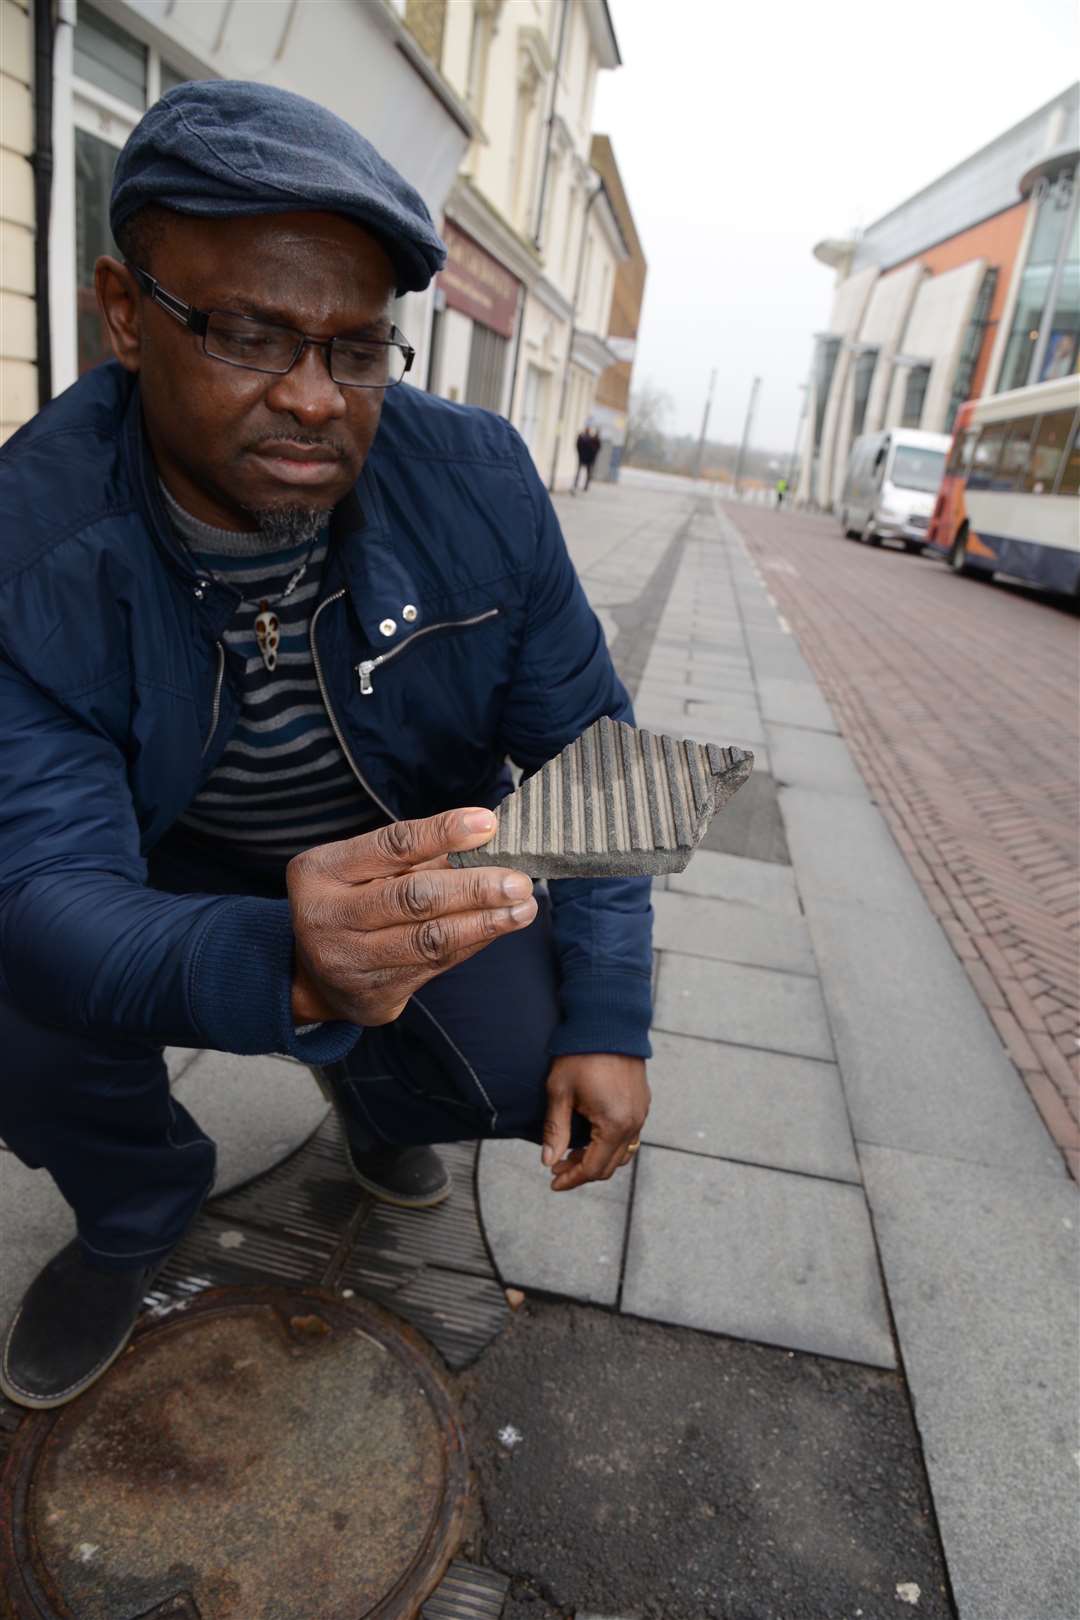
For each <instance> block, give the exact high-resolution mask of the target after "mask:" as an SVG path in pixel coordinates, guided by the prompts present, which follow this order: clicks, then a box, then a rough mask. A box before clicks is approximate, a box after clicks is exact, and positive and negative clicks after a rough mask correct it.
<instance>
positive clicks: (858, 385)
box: [851, 349, 878, 438]
mask: <svg viewBox="0 0 1080 1620" xmlns="http://www.w3.org/2000/svg"><path fill="white" fill-rule="evenodd" d="M877 357H878V351H877V350H876V349H864V350H863V352H862V354H857V355H856V356H855V382H854V386H853V391H852V411H851V431H852V433H853V434H854V436H855V438H858V437H859V434H860V433H861V432H862V430H863V428H864V426H865V425H866V405H867V401H868V400H869V398H870V384H871V383H872V382H873V380H874V367H875V366H876V365H877Z"/></svg>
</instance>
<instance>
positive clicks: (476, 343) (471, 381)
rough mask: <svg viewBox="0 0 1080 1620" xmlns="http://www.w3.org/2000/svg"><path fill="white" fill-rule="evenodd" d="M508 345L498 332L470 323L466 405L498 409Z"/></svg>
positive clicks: (504, 376) (499, 407) (501, 395)
mask: <svg viewBox="0 0 1080 1620" xmlns="http://www.w3.org/2000/svg"><path fill="white" fill-rule="evenodd" d="M509 348H510V344H509V341H508V340H507V339H506V338H504V337H501V336H500V335H499V333H498V332H492V331H491V330H490V329H489V328H488V327H486V326H480V325H479V324H478V322H476V321H474V322H473V329H472V342H471V343H470V345H469V371H468V376H467V377H466V379H465V403H466V405H482V406H483V407H484V409H485V410H489V411H498V410H501V409H502V402H503V384H504V382H505V379H506V356H507V351H508V350H509Z"/></svg>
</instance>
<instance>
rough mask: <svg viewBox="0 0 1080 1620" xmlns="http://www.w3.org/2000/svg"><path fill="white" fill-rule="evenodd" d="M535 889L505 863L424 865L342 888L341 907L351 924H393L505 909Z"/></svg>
mask: <svg viewBox="0 0 1080 1620" xmlns="http://www.w3.org/2000/svg"><path fill="white" fill-rule="evenodd" d="M532 890H533V886H532V879H531V878H528V877H526V875H525V873H524V872H514V871H511V870H509V869H508V868H504V867H497V866H474V867H472V868H468V869H466V870H463V871H458V870H456V869H455V868H453V867H448V868H442V869H440V868H439V867H437V866H421V867H419V868H416V869H414V870H413V871H411V872H405V873H403V874H402V876H401V877H393V878H387V879H386V880H385V881H384V882H375V883H367V884H361V885H359V886H358V887H356V888H355V889H342V891H341V899H340V902H337V903H335V910H336V911H337V912H338V913H339V914H340V922H341V925H342V926H343V927H345V928H355V929H360V930H364V929H374V928H392V927H394V926H395V925H396V924H398V923H412V922H427V921H428V920H429V919H430V918H437V917H446V916H450V915H452V914H453V913H455V912H465V911H497V910H504V909H506V908H507V907H509V906H514V905H519V904H521V903H522V902H523V901H526V900H528V899H529V898H530V896H531V895H532Z"/></svg>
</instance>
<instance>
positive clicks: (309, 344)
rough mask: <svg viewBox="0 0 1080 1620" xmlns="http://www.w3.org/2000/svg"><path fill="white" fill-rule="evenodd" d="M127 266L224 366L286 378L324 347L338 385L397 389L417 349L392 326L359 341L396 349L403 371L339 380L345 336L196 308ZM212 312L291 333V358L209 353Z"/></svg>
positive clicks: (136, 268)
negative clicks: (312, 333) (256, 361)
mask: <svg viewBox="0 0 1080 1620" xmlns="http://www.w3.org/2000/svg"><path fill="white" fill-rule="evenodd" d="M128 269H129V270H130V271H131V273H132V275H133V276H134V277H135V280H136V281H137V282H138V284H139V286H140V287H141V288H142V289H143V291H144V292H145V293H146V294H147V296H148V297H149V298H151V299H152V300H153V302H154V303H155V304H158V305H160V307H161V308H162V309H163V310H164V311H165V313H166V314H167V315H171V316H172V317H173V319H174V320H176V321H179V322H180V324H181V326H186V327H187V328H188V329H189V330H190V331H192V332H194V333H195V334H196V335H197V336H198V337H201V338H202V346H203V353H204V354H205V355H206V358H207V359H208V360H218V361H220V363H221V364H222V365H223V366H235V367H236V368H237V370H238V371H258V372H261V373H262V375H263V376H264V377H285V376H287V375H288V373H289V372H290V371H291V370H292V368H293V366H295V364H296V362H297V361H298V360H299V358H300V356H301V355H302V354H303V352H304V350H305V349H323V350H324V351H325V353H326V365H327V370H328V371H329V373H330V376H331V378H332V380H333V381H334V382H336V383H337V385H338V387H339V388H383V389H385V388H396V387H397V385H398V383H400V382H403V381H404V380H405V377H406V374H407V373H408V372H410V371H411V370H412V364H413V361H414V360H415V359H416V350H415V349H414V348H413V346H412V344H411V343H410V342H409V341H408V339H407V338H406V337H405V334H404V333H403V332H402V331H400V330H399V328H398V327H396V326H391V328H390V336H389V337H388V338H364V339H362V340H361V341H362V342H363V343H364V344H366V345H368V346H369V347H373V348H385V349H397V350H399V352H400V353H401V355H402V358H403V359H404V361H405V370H404V371H403V372H402V373H401V376H400V377H395V378H394V379H393V381H391V382H381V383H358V382H342V380H341V378H340V377H335V376H334V345H335V343H348V342H349V341H350V340H349V339H348V338H314V337H308V335H307V333H306V332H300V331H298V330H297V329H296V327H294V326H279V325H278V324H277V322H276V321H262V320H259V319H258V318H257V317H256V316H254V315H242V314H241V313H240V312H239V311H238V310H233V309H196V308H195V306H194V304H188V303H186V302H185V301H184V299H183V298H177V296H176V294H175V293H171V292H166V290H165V288H164V287H163V286H162V285H161V283H160V281H157V280H155V278H154V277H153V276H152V275H151V274H150V272H149V271H148V270H141V269H140V268H139V266H138V265H137V264H129V265H128ZM214 315H227V316H228V317H229V319H230V320H234V321H250V322H251V324H252V325H253V326H266V327H269V328H270V329H271V330H272V331H274V332H288V333H290V334H291V335H292V336H293V337H295V338H296V340H297V342H296V349H295V351H294V353H293V357H292V359H291V360H290V361H289V363H288V365H287V366H284V367H282V366H253V365H250V364H247V363H246V362H244V361H243V360H227V359H226V358H225V357H224V355H220V354H212V353H211V352H210V350H209V349H208V348H207V347H206V334H207V331H208V329H209V326H210V321H211V318H212V317H213V316H214Z"/></svg>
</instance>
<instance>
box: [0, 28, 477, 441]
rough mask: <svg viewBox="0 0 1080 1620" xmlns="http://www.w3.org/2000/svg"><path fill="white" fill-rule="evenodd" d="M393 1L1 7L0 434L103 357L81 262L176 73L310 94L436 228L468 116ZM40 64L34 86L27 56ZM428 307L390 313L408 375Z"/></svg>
mask: <svg viewBox="0 0 1080 1620" xmlns="http://www.w3.org/2000/svg"><path fill="white" fill-rule="evenodd" d="M43 3H44V4H45V16H44V17H43V16H42V14H41V12H40V11H39V10H37V9H36V8H38V7H40V6H41V5H42V4H43ZM398 11H399V8H398V7H397V6H395V5H393V4H391V0H258V4H240V5H236V4H234V3H233V0H95V4H93V5H91V4H88V3H86V0H56V3H55V6H54V7H53V8H50V7H49V5H48V0H0V63H2V76H0V106H2V113H3V121H2V125H0V328H2V332H0V346H2V352H0V365H2V386H0V437H7V436H8V435H9V434H10V433H12V432H13V431H14V430H15V429H16V428H17V427H19V426H20V425H21V424H22V423H23V422H25V421H26V420H28V419H29V417H30V416H32V415H33V414H34V412H35V411H36V410H37V409H38V406H39V402H44V399H46V398H48V397H50V394H57V393H59V392H61V391H62V390H63V389H64V388H66V387H68V386H69V385H70V384H71V383H72V382H74V381H75V379H76V377H77V376H78V375H79V374H80V372H82V371H84V370H86V369H87V368H88V367H89V366H91V365H94V364H96V363H97V361H98V360H100V359H101V358H103V357H104V355H105V353H106V349H105V345H104V338H103V333H102V330H101V326H100V323H99V319H98V315H97V308H96V302H95V298H94V290H93V268H94V261H95V259H96V258H97V257H98V255H99V254H101V253H107V252H111V251H114V250H115V249H114V244H113V242H112V238H111V236H110V233H109V226H108V201H109V190H110V185H111V179H112V170H113V165H114V163H115V160H116V155H117V153H118V152H119V150H120V148H121V146H122V145H123V144H124V141H125V140H126V139H127V137H128V135H129V134H130V132H131V130H132V129H133V128H134V126H135V124H136V123H137V122H138V119H139V118H140V116H141V115H142V113H143V112H144V111H145V110H146V108H147V107H149V106H150V105H152V103H153V102H154V101H155V100H157V98H158V96H159V95H161V94H163V93H164V91H166V90H167V89H169V88H170V87H171V86H172V85H174V84H177V83H179V82H181V81H182V80H184V79H191V78H200V79H208V78H239V79H253V80H261V81H264V82H266V83H268V84H275V85H279V86H281V87H282V88H284V89H287V90H293V91H296V92H297V93H298V94H300V95H306V96H309V97H310V98H311V99H312V100H315V101H319V102H321V103H322V104H323V105H324V106H327V107H330V108H331V109H332V110H333V111H334V112H336V113H337V114H339V116H340V117H342V118H344V119H345V120H346V122H348V123H351V124H353V125H354V126H355V127H356V128H357V129H359V130H360V131H361V133H362V134H364V135H366V136H367V138H368V139H369V140H370V141H371V142H372V143H373V144H374V145H375V146H376V147H377V148H378V150H379V151H381V152H382V153H383V155H384V156H385V157H386V158H387V159H388V160H389V161H390V162H391V163H393V164H394V165H395V167H397V168H398V169H400V170H401V171H402V173H404V174H405V175H407V176H408V178H409V179H410V181H411V182H412V183H413V185H415V186H416V188H417V190H418V191H419V192H420V194H421V195H422V196H423V198H424V201H425V202H426V203H427V205H428V207H429V209H430V210H431V213H432V215H433V217H434V218H435V220H436V222H438V221H439V220H440V218H441V217H442V214H443V209H444V205H445V202H446V198H447V195H448V193H449V190H450V188H451V185H452V184H453V182H454V177H455V175H456V173H457V171H458V168H459V166H460V163H461V160H462V158H463V157H464V155H465V153H466V151H467V150H468V148H469V144H470V141H471V139H472V136H473V134H474V133H475V131H476V128H477V126H476V122H475V120H474V119H473V117H472V115H471V114H470V112H469V110H468V107H467V106H466V104H465V102H464V101H463V100H462V99H461V98H460V97H458V96H456V95H455V93H454V92H453V90H452V89H451V88H450V87H449V86H448V85H447V84H446V83H445V81H444V80H443V79H442V77H441V76H440V75H439V74H438V73H437V72H436V71H435V69H434V68H433V66H432V64H431V62H430V61H429V60H428V58H427V56H426V55H425V54H424V52H423V51H422V50H421V49H420V48H419V46H418V45H417V43H416V40H415V39H414V38H413V36H412V34H411V33H410V32H409V30H408V29H407V28H406V27H405V25H404V23H403V22H402V20H401V17H400V16H399V14H398ZM53 12H55V17H56V21H55V26H54V27H50V28H49V29H48V36H47V37H46V38H45V39H44V41H43V39H42V35H41V30H42V28H43V26H45V25H46V18H48V17H49V16H51V15H52V14H53ZM43 53H44V54H43ZM50 59H51V73H50V74H49V77H48V80H47V81H46V83H45V84H44V85H35V63H36V62H37V61H39V60H44V61H49V60H50ZM50 137H51V146H52V173H51V187H50V188H49V189H48V190H44V189H43V188H42V185H41V178H40V177H41V172H42V171H43V170H45V171H47V169H48V163H47V161H46V162H43V161H42V156H43V155H44V156H45V157H46V158H47V153H45V154H43V152H42V149H43V146H44V145H45V143H46V141H47V140H48V138H50ZM35 172H37V177H38V178H37V181H36V184H35ZM35 190H36V195H35ZM50 193H51V194H50ZM46 211H47V219H46V218H43V217H42V216H43V215H45V214H46ZM434 304H435V298H434V293H433V292H428V293H425V294H413V295H410V296H408V297H407V298H404V299H402V300H401V301H400V303H399V305H398V308H397V310H396V312H395V319H396V320H397V322H398V324H399V325H400V326H401V328H402V330H403V331H404V332H405V333H406V335H407V336H408V337H409V339H410V341H411V342H412V343H413V344H414V346H415V347H416V349H417V351H418V353H417V361H416V364H415V370H414V374H413V376H412V378H411V379H410V380H412V381H419V382H420V383H421V384H422V383H423V380H424V378H425V376H426V372H427V369H428V364H429V356H428V346H429V335H430V329H431V324H432V313H433V310H434Z"/></svg>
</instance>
